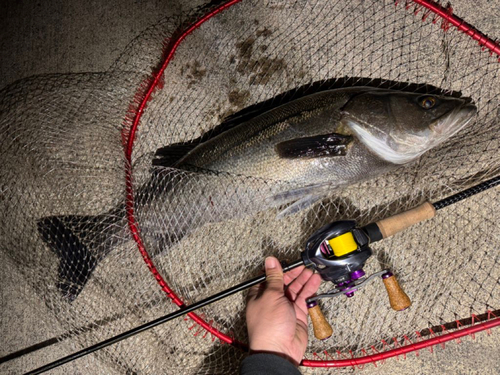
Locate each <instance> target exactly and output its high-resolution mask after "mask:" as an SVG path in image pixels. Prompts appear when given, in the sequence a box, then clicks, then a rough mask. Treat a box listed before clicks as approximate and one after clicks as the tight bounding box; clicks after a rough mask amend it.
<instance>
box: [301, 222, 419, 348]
mask: <svg viewBox="0 0 500 375" xmlns="http://www.w3.org/2000/svg"><path fill="white" fill-rule="evenodd" d="M382 238H384V236H383V235H382V230H381V229H380V228H379V226H378V225H377V223H372V224H369V225H367V226H365V227H363V228H357V227H356V222H354V221H350V220H349V221H337V222H334V223H331V224H328V225H326V226H324V227H322V228H321V229H319V230H318V231H317V232H315V233H314V234H313V235H312V236H311V237H310V238H309V240H308V241H307V244H306V249H305V250H304V251H303V252H302V260H303V262H304V265H305V266H306V267H310V268H314V269H315V270H316V271H317V272H318V273H319V274H320V276H321V278H322V279H323V280H324V281H331V282H332V283H333V284H334V285H335V288H334V289H332V290H330V291H328V292H327V293H324V294H320V295H316V296H314V297H311V298H308V299H307V307H308V309H309V314H310V316H311V321H312V323H313V328H314V335H315V336H316V338H317V339H320V340H325V339H327V338H328V337H330V336H331V335H332V333H333V330H332V327H331V326H330V324H329V323H328V322H327V321H326V319H325V317H324V316H323V314H322V312H321V310H320V308H319V306H318V303H317V301H318V300H319V299H321V298H333V297H338V296H341V295H345V296H346V297H347V298H351V297H352V296H353V295H354V293H355V292H356V291H357V290H359V289H361V288H362V287H364V286H365V285H367V284H368V283H369V282H370V281H372V280H373V279H375V278H377V277H378V276H380V277H382V280H383V282H384V285H385V287H386V289H387V294H388V295H389V302H390V305H391V307H392V308H393V309H394V310H396V311H402V310H405V309H407V308H408V307H410V305H411V301H410V299H409V298H408V296H407V295H406V294H405V292H404V291H403V290H402V289H401V287H400V286H399V284H398V282H397V280H396V278H395V277H394V275H393V274H392V272H391V271H390V270H388V269H386V270H383V271H380V272H376V273H374V274H372V275H370V276H366V274H365V271H363V267H364V265H365V262H366V261H367V260H368V258H370V257H371V256H372V250H371V248H370V246H369V245H370V243H371V242H375V241H379V240H381V239H382Z"/></svg>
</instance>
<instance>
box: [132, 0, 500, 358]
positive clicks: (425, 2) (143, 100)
mask: <svg viewBox="0 0 500 375" xmlns="http://www.w3.org/2000/svg"><path fill="white" fill-rule="evenodd" d="M241 1H242V0H231V1H228V2H226V3H224V4H222V5H220V6H219V7H217V8H215V9H214V10H212V11H210V12H209V13H207V14H205V15H204V16H203V17H201V18H200V19H198V20H197V21H196V22H195V23H193V24H191V25H190V26H189V27H187V28H186V29H185V30H183V31H182V32H181V33H180V34H179V35H178V36H177V37H176V38H173V39H171V40H170V41H169V43H168V44H167V45H166V48H165V50H164V53H163V58H162V63H161V66H160V68H159V69H158V70H156V71H154V72H153V73H152V74H151V76H150V77H149V79H148V80H146V81H145V82H144V83H143V84H142V86H141V87H140V88H139V89H138V90H137V93H136V95H135V101H134V103H133V104H131V106H130V110H129V113H128V114H127V116H126V117H125V122H124V130H123V132H122V138H123V143H124V152H125V160H126V163H125V178H126V207H127V221H128V227H129V229H130V233H131V235H132V237H133V239H134V241H135V242H136V244H137V247H138V250H139V252H140V253H141V255H142V257H143V259H144V262H145V263H146V265H147V267H148V269H149V270H150V271H151V273H152V275H153V276H154V278H155V279H156V281H157V282H158V284H159V286H160V288H161V289H162V290H163V291H164V292H165V294H166V295H167V297H168V298H170V299H171V300H172V302H173V303H175V304H176V305H177V306H179V307H181V308H182V307H184V306H185V304H184V302H183V301H182V299H181V298H180V297H179V296H178V295H177V294H176V293H175V291H174V290H172V289H171V288H170V286H169V285H168V284H167V282H166V281H165V280H164V278H163V277H162V275H161V274H160V272H159V271H158V269H157V268H156V266H155V264H154V262H153V260H152V259H151V257H150V255H149V254H148V252H147V250H146V247H145V245H144V243H143V240H142V238H141V235H140V233H139V229H138V224H137V221H136V218H135V215H134V187H133V169H132V153H133V151H134V141H135V135H136V132H137V129H138V128H139V125H140V121H141V117H142V114H143V112H144V109H145V108H146V106H147V104H148V102H149V100H150V99H151V97H152V95H153V93H154V92H155V91H156V90H160V89H161V88H162V87H163V82H164V72H165V70H166V68H167V66H168V65H169V64H170V62H171V61H172V60H173V58H174V55H175V52H176V50H177V48H178V47H179V45H180V44H181V43H182V42H183V40H184V39H185V38H186V37H187V36H188V35H189V34H191V33H192V32H193V31H194V30H196V29H197V28H199V27H200V26H201V25H202V24H204V23H205V22H207V21H209V20H210V19H211V18H213V17H215V16H216V15H217V14H219V13H221V12H223V11H225V10H226V9H228V8H230V7H231V6H233V5H235V4H237V3H239V2H241ZM400 3H401V2H400V1H395V6H398V5H403V6H405V7H406V9H407V10H409V11H413V13H414V15H415V16H419V17H422V20H425V19H427V18H428V17H429V16H432V17H433V23H437V22H438V21H439V20H441V28H442V29H443V31H445V32H446V31H448V30H449V29H450V28H451V26H454V27H455V28H456V30H459V31H460V32H463V33H465V34H466V35H468V36H469V37H470V38H472V39H473V40H476V41H477V42H478V44H479V46H480V47H482V48H483V49H487V50H488V51H489V53H490V54H496V55H498V56H499V62H500V44H498V43H497V42H496V41H494V40H492V39H490V38H489V37H487V36H486V35H484V34H483V33H481V32H480V31H478V30H477V29H476V28H474V27H473V26H472V25H470V24H468V23H466V22H465V21H463V20H462V19H460V18H459V17H457V16H455V15H454V14H453V10H452V8H451V7H449V6H448V7H446V8H444V7H442V6H441V5H439V4H437V3H435V2H433V1H429V0H406V1H405V3H404V4H400ZM422 10H423V13H422V14H421V13H420V12H421V11H422ZM187 315H188V316H189V318H191V319H192V320H193V321H194V322H195V323H196V324H197V325H199V326H200V327H201V328H203V329H204V330H206V331H207V334H208V333H210V334H211V335H212V336H213V337H217V338H218V339H219V340H221V341H222V342H224V343H227V344H231V345H234V346H237V347H242V348H244V347H245V344H244V343H241V342H240V341H238V340H236V339H235V338H234V337H232V336H231V335H228V334H225V333H223V332H221V331H219V330H218V329H217V328H215V327H214V326H213V325H212V324H211V322H210V321H208V322H207V320H206V319H205V318H204V317H202V316H200V315H198V314H195V313H193V312H191V313H189V314H187ZM469 320H470V322H469ZM463 321H467V324H470V326H469V327H463V325H464V323H462V322H463ZM454 323H455V324H456V327H452V328H453V329H454V331H453V332H446V330H447V328H446V327H447V326H448V327H449V326H450V323H448V324H443V325H442V326H441V328H440V329H439V332H440V334H439V335H436V332H434V331H433V329H432V328H429V329H428V330H429V331H430V332H429V334H430V335H431V336H433V337H431V338H429V339H425V340H422V341H418V342H411V340H410V339H408V337H406V336H403V338H402V339H403V345H401V344H399V341H400V340H398V338H393V343H392V344H388V343H387V342H386V341H385V340H381V341H382V344H383V350H384V351H383V352H378V351H377V350H376V349H375V347H372V348H371V350H372V351H373V354H368V352H367V351H366V350H363V351H362V352H363V353H364V354H365V355H363V356H361V357H357V358H345V359H340V358H341V357H342V354H341V353H337V354H338V356H339V359H333V358H332V356H331V355H330V354H329V353H327V352H325V353H323V355H324V356H325V358H321V355H319V354H318V353H314V357H315V359H304V360H303V361H302V363H301V364H302V365H303V366H310V367H348V366H358V367H360V366H363V365H364V364H367V363H375V362H379V361H383V360H385V359H387V358H391V357H396V356H400V355H404V356H405V355H406V354H407V353H409V352H414V351H418V350H421V349H424V348H430V349H431V350H432V347H433V346H435V345H438V344H440V345H442V346H444V343H445V342H447V341H451V340H458V339H459V338H461V337H464V336H467V335H472V336H473V335H474V334H475V333H477V332H481V331H485V330H490V329H491V328H493V327H496V326H498V325H500V317H497V315H496V314H495V312H491V311H488V312H487V313H486V314H484V315H483V319H478V317H477V316H475V315H472V316H471V318H470V319H463V320H457V321H456V322H454ZM451 325H453V323H451ZM421 332H422V331H421ZM421 332H416V334H417V336H418V337H422V335H421ZM207 334H205V335H204V336H203V337H206V335H207ZM400 339H401V338H400ZM329 358H331V359H329Z"/></svg>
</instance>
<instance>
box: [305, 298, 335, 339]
mask: <svg viewBox="0 0 500 375" xmlns="http://www.w3.org/2000/svg"><path fill="white" fill-rule="evenodd" d="M307 309H308V310H309V316H310V317H311V322H312V325H313V330H314V337H316V338H317V339H318V340H326V339H327V338H329V337H330V336H331V335H332V333H333V329H332V326H331V325H330V323H328V322H327V320H326V319H325V316H324V315H323V312H322V311H321V309H320V307H319V305H318V303H317V302H316V301H312V302H308V303H307Z"/></svg>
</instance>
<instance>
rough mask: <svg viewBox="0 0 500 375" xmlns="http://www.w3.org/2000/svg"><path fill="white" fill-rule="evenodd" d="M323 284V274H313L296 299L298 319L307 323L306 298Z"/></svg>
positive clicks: (295, 305) (295, 306)
mask: <svg viewBox="0 0 500 375" xmlns="http://www.w3.org/2000/svg"><path fill="white" fill-rule="evenodd" d="M320 284H321V276H319V275H318V274H314V275H312V276H311V277H310V278H309V280H307V282H306V284H305V285H304V287H303V288H302V290H301V291H300V292H299V294H298V295H297V297H296V298H295V301H294V308H295V313H296V314H297V319H298V320H301V321H303V322H305V323H306V324H307V306H306V299H307V298H309V297H311V296H312V295H313V294H314V293H316V292H317V291H318V289H319V285H320Z"/></svg>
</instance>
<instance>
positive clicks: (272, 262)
mask: <svg viewBox="0 0 500 375" xmlns="http://www.w3.org/2000/svg"><path fill="white" fill-rule="evenodd" d="M265 265H266V290H276V291H278V292H283V290H284V282H283V268H281V264H280V262H279V261H278V259H276V258H275V257H268V258H266V262H265Z"/></svg>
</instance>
